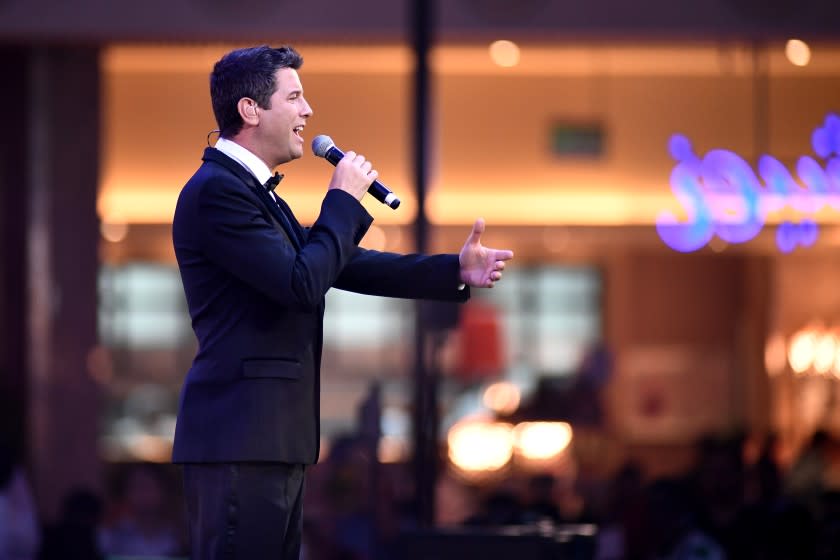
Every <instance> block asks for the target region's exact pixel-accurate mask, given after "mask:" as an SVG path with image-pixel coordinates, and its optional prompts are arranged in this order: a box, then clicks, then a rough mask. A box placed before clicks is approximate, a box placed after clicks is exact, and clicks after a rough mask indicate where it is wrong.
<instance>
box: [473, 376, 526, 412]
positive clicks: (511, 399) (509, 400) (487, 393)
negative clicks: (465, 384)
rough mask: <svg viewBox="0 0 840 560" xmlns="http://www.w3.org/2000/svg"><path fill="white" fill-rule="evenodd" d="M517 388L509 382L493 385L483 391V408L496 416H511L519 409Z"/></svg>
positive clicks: (519, 396)
mask: <svg viewBox="0 0 840 560" xmlns="http://www.w3.org/2000/svg"><path fill="white" fill-rule="evenodd" d="M520 398H521V395H520V392H519V387H517V386H516V385H514V384H513V383H511V382H510V381H499V382H498V383H493V384H492V385H490V386H489V387H487V388H486V389H485V390H484V395H483V396H482V401H483V402H484V406H486V407H487V408H489V409H490V410H492V411H493V412H496V413H498V414H511V413H513V412H515V411H516V409H517V408H518V407H519V400H520Z"/></svg>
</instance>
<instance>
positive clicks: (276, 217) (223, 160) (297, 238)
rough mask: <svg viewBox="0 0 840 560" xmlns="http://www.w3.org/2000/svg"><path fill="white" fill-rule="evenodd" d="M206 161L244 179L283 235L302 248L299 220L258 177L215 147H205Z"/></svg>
mask: <svg viewBox="0 0 840 560" xmlns="http://www.w3.org/2000/svg"><path fill="white" fill-rule="evenodd" d="M201 159H203V160H204V161H212V162H215V163H218V164H220V165H222V166H223V167H225V168H226V169H228V170H229V171H231V172H232V173H233V174H234V175H236V176H237V177H238V178H239V179H240V180H242V182H243V183H245V185H247V186H248V188H250V189H251V191H253V192H254V194H255V195H257V198H259V199H260V202H261V203H262V205H263V206H264V207H265V209H266V210H268V213H269V214H270V215H271V217H272V218H273V221H274V223H275V227H277V229H279V230H280V231H281V232H282V233H283V235H285V237H286V239H288V240H289V243H291V244H292V246H294V248H295V249H297V250H300V249H301V246H302V238H301V235H300V232H299V231H298V230H299V229H300V226H299V225H298V224H297V222H295V223H292V220H294V218H293V217H292V216H291V212H289V216H288V217H287V216H286V215H285V214H284V213H283V212H282V211H281V210H280V208H279V207H278V205H277V203H275V202H274V199H273V198H272V197H271V195H270V194H269V193H268V191H267V190H266V189H265V187H263V186H262V185H260V184H259V181H257V178H256V177H254V176H253V175H252V174H251V173H250V172H249V171H248V170H247V169H245V168H244V167H242V166H241V165H240V164H239V163H237V162H236V161H234V160H232V159H231V158H229V157H228V156H226V155H225V154H223V153H222V152H220V151H219V150H217V149H215V148H205V149H204V156H203V157H202V158H201Z"/></svg>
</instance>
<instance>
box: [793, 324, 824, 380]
mask: <svg viewBox="0 0 840 560" xmlns="http://www.w3.org/2000/svg"><path fill="white" fill-rule="evenodd" d="M816 347H817V334H816V333H815V332H814V331H813V330H810V329H809V330H801V331H799V332H798V333H796V334H795V335H793V338H791V341H790V347H789V348H788V362H789V363H790V368H791V369H792V370H793V371H794V372H796V373H798V374H802V373H805V372H806V371H808V368H810V367H811V366H812V365H813V363H814V358H815V355H816Z"/></svg>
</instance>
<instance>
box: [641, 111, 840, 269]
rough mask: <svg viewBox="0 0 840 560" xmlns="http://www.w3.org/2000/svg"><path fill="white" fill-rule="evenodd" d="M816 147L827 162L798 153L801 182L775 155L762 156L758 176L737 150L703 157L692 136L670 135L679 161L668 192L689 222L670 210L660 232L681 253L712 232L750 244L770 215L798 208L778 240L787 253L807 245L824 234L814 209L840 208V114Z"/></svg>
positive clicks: (815, 138)
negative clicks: (795, 218)
mask: <svg viewBox="0 0 840 560" xmlns="http://www.w3.org/2000/svg"><path fill="white" fill-rule="evenodd" d="M811 145H812V147H813V149H814V153H815V154H816V155H817V156H819V157H820V158H822V159H823V160H825V166H824V167H823V166H821V165H820V164H819V163H818V162H817V161H816V160H815V159H814V158H812V157H810V156H802V157H800V158H799V160H798V161H797V162H796V174H797V176H798V177H799V181H797V180H795V179H794V178H793V176H792V175H791V173H790V172H789V171H788V170H787V169H786V168H785V166H784V165H782V163H781V162H779V160H777V159H776V158H774V157H771V156H768V155H765V156H762V157H761V158H760V159H759V161H758V175H756V173H755V171H753V169H752V168H751V167H750V166H749V164H748V163H747V162H746V161H744V159H743V158H742V157H741V156H739V155H738V154H736V153H734V152H731V151H729V150H712V151H710V152H709V153H707V154H706V155H705V156H704V157H703V158H700V157H698V156H697V155H695V154H694V151H693V148H692V146H691V142H690V141H689V140H688V138H686V137H685V136H683V135H680V134H675V135H673V136H672V137H671V139H670V141H669V142H668V151H669V152H670V154H671V156H672V157H673V158H674V159H675V160H676V161H677V165H676V166H675V167H674V169H673V171H672V172H671V190H672V191H673V193H674V196H675V197H676V198H677V200H678V201H679V203H680V204H681V205H682V207H683V208H684V209H685V212H686V215H687V218H688V219H687V221H685V222H680V221H679V219H678V218H677V216H676V215H674V214H673V213H672V212H669V211H663V212H661V213H660V214H659V216H658V217H657V218H656V231H657V233H658V234H659V237H660V238H661V239H662V241H664V242H665V244H666V245H668V246H669V247H671V248H672V249H675V250H677V251H680V252H684V253H688V252H692V251H696V250H698V249H700V248H702V247H704V246H705V245H706V244H707V243H708V242H709V241H711V239H712V237H714V236H715V235H717V236H718V237H719V238H720V239H722V240H724V241H726V242H727V243H733V244H734V243H745V242H747V241H749V240H751V239H753V238H754V237H755V236H756V235H758V234H759V232H760V231H761V230H762V229H763V228H764V225H765V224H766V222H767V217H768V215H769V214H771V213H782V214H784V215H787V214H792V213H795V214H797V215H798V216H801V218H800V219H799V220H798V221H796V222H794V221H792V220H791V219H786V220H782V221H781V222H780V223H779V226H778V228H777V229H776V245H777V246H778V248H779V250H780V251H782V252H783V253H789V252H791V251H793V250H794V249H795V248H796V247H797V246H802V247H810V246H811V245H813V244H814V243H815V242H816V240H817V236H818V233H819V231H818V227H817V222H816V220H815V215H816V213H817V212H819V211H820V210H822V209H824V208H826V207H827V208H831V209H834V210H837V211H840V117H838V116H837V115H835V114H829V115H828V116H826V118H825V122H824V123H823V126H821V127H819V128H817V129H816V130H815V131H814V132H813V134H812V135H811ZM759 177H760V179H759Z"/></svg>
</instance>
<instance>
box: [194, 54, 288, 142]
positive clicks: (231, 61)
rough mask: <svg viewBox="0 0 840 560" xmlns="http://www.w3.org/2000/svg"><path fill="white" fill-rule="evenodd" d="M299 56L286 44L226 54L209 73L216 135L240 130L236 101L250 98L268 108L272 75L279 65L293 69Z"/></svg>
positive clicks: (229, 135)
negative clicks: (217, 128) (217, 132)
mask: <svg viewBox="0 0 840 560" xmlns="http://www.w3.org/2000/svg"><path fill="white" fill-rule="evenodd" d="M302 64H303V57H302V56H300V54H298V52H297V51H296V50H295V49H294V48H292V47H290V46H282V47H278V48H276V49H275V48H271V47H269V46H268V45H262V46H260V47H251V48H247V49H238V50H235V51H231V52H229V53H227V54H226V55H225V56H223V57H222V58H221V60H219V61H218V62H217V63H216V65H215V66H214V67H213V72H212V73H211V74H210V99H211V101H212V103H213V114H214V115H215V116H216V123H217V124H218V126H219V135H220V136H222V137H225V138H230V137H231V136H235V135H236V134H237V133H238V132H239V131H240V130H241V129H242V117H240V116H239V110H238V109H237V103H239V100H240V99H242V98H243V97H250V98H251V99H253V100H254V101H256V102H257V105H259V106H260V107H262V108H264V109H271V95H272V94H273V93H274V91H275V89H277V83H276V80H275V74H276V73H277V70H279V69H280V68H292V69H293V70H297V69H298V68H300V67H301V65H302Z"/></svg>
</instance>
